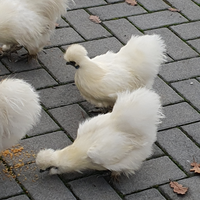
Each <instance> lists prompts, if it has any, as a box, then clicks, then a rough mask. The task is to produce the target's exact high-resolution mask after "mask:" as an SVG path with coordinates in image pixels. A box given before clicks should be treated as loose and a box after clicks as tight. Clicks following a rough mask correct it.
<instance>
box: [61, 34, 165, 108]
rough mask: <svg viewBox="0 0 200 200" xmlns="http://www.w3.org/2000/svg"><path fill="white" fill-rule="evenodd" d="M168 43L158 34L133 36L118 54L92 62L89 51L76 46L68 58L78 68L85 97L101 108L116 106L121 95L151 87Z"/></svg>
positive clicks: (77, 83) (67, 54) (80, 84)
mask: <svg viewBox="0 0 200 200" xmlns="http://www.w3.org/2000/svg"><path fill="white" fill-rule="evenodd" d="M164 53H165V44H164V41H163V40H162V39H161V38H160V36H158V35H144V36H132V37H131V39H130V40H129V41H128V43H127V44H126V45H125V46H124V47H122V48H121V49H120V51H119V52H118V53H113V52H110V51H108V52H107V53H106V54H103V55H100V56H97V57H95V58H93V59H90V58H89V57H88V56H87V51H86V49H85V48H84V47H83V46H81V45H79V44H73V45H71V46H69V47H68V49H67V50H66V53H65V55H64V58H65V60H66V61H67V64H71V65H73V66H75V67H76V68H77V71H76V73H75V84H76V86H77V88H78V89H79V91H80V93H81V94H82V96H83V97H84V98H85V99H86V100H87V101H88V102H90V103H92V104H94V105H95V106H98V107H110V106H111V107H112V106H113V105H114V103H115V101H116V98H117V93H118V92H122V91H125V90H130V91H132V90H135V89H137V88H139V87H144V86H146V87H148V88H151V87H152V85H153V82H154V78H155V77H156V75H157V74H158V71H159V67H160V65H161V63H163V62H164V61H165V55H164Z"/></svg>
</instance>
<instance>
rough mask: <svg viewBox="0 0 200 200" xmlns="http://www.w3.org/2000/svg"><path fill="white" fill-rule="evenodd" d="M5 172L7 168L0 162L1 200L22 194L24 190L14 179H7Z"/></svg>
mask: <svg viewBox="0 0 200 200" xmlns="http://www.w3.org/2000/svg"><path fill="white" fill-rule="evenodd" d="M3 170H5V167H4V165H3V164H2V161H1V160H0V186H1V187H0V199H1V198H6V197H9V196H12V195H17V194H20V193H22V192H23V190H22V189H21V187H20V186H19V185H18V184H17V182H16V181H15V180H14V178H12V177H10V178H9V177H7V176H6V174H5V173H4V172H3Z"/></svg>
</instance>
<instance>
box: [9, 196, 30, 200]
mask: <svg viewBox="0 0 200 200" xmlns="http://www.w3.org/2000/svg"><path fill="white" fill-rule="evenodd" d="M7 200H30V199H29V198H28V197H27V196H26V195H19V196H15V197H11V198H8V199H7Z"/></svg>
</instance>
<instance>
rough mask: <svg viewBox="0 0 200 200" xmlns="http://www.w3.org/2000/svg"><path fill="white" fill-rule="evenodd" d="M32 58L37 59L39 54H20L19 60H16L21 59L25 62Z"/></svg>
mask: <svg viewBox="0 0 200 200" xmlns="http://www.w3.org/2000/svg"><path fill="white" fill-rule="evenodd" d="M32 59H35V60H37V54H36V55H30V54H29V53H25V54H22V55H20V56H19V58H18V59H17V60H15V62H20V61H24V60H25V62H30V61H31V60H32Z"/></svg>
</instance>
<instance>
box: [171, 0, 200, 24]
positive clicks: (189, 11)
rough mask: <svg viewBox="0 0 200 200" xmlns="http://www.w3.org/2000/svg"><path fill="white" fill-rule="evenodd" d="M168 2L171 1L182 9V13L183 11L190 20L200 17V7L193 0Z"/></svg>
mask: <svg viewBox="0 0 200 200" xmlns="http://www.w3.org/2000/svg"><path fill="white" fill-rule="evenodd" d="M168 2H169V3H171V4H172V5H173V7H176V8H177V9H179V10H181V13H183V14H184V15H185V16H186V17H188V18H189V19H190V20H197V19H199V13H200V7H199V6H198V5H196V4H195V3H193V2H192V1H188V0H168Z"/></svg>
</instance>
